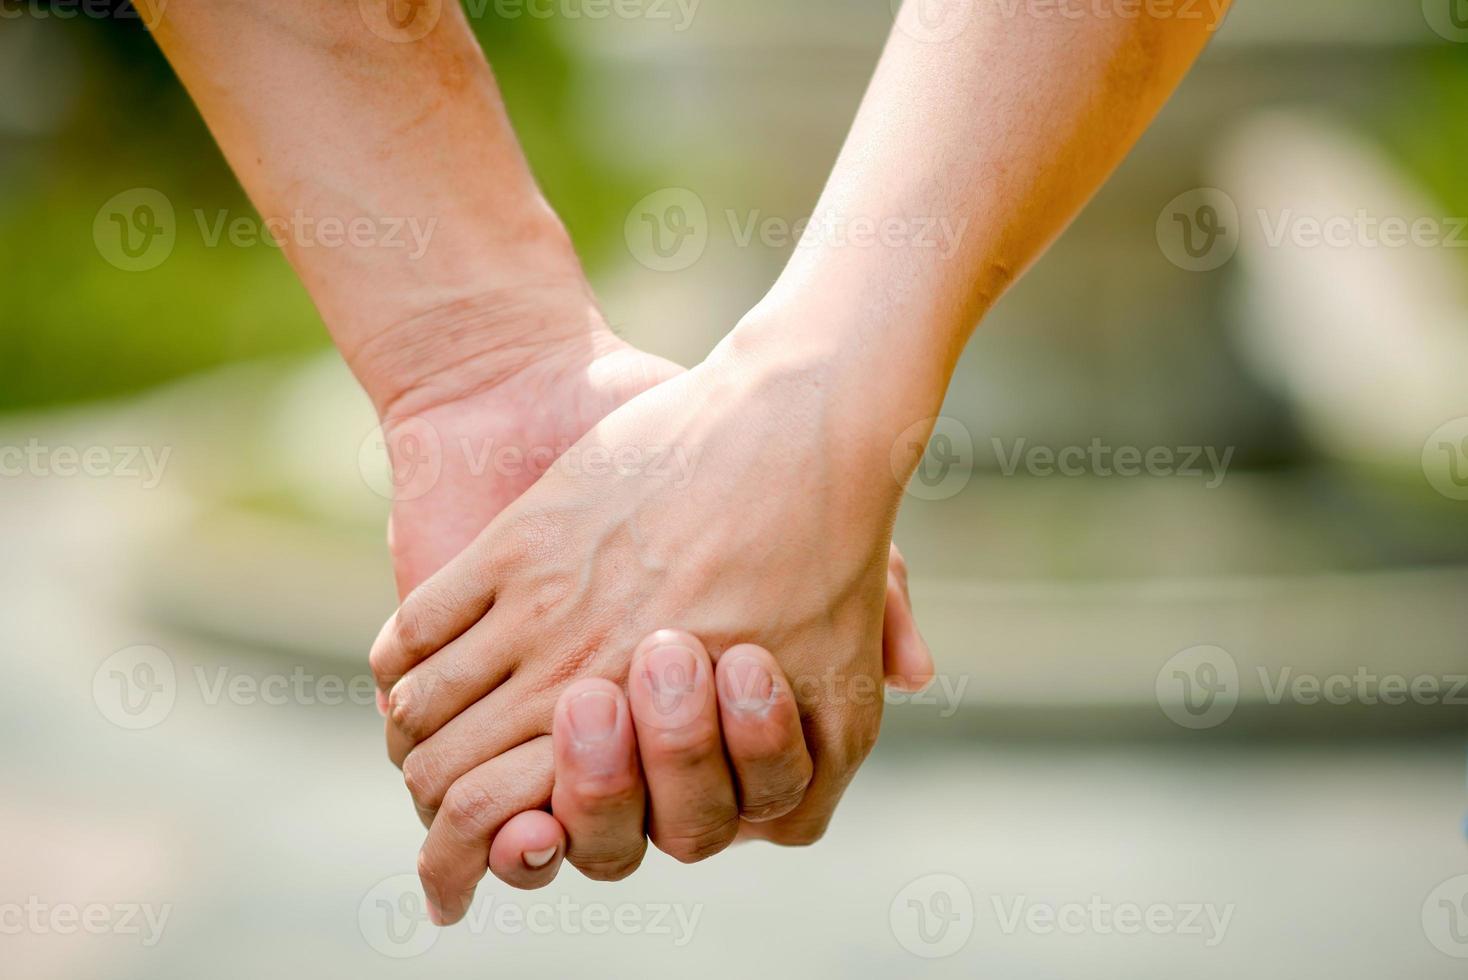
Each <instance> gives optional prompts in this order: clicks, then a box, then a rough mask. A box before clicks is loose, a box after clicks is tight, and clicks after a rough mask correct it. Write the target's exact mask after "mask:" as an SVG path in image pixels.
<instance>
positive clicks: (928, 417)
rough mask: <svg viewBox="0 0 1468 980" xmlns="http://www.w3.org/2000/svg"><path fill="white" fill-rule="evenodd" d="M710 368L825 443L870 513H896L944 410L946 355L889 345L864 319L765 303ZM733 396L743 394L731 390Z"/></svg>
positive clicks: (832, 462)
mask: <svg viewBox="0 0 1468 980" xmlns="http://www.w3.org/2000/svg"><path fill="white" fill-rule="evenodd" d="M710 367H711V368H712V369H713V370H715V371H719V372H721V373H722V374H723V375H724V376H725V377H728V378H730V379H732V384H733V385H734V386H735V388H736V390H739V391H742V392H743V394H744V397H745V398H747V399H752V400H755V401H768V402H771V403H775V404H780V405H782V406H784V407H785V409H786V410H785V412H784V417H785V418H786V419H787V424H789V425H792V426H795V427H798V428H799V429H802V430H805V431H807V432H808V433H809V434H810V435H812V436H813V437H814V438H815V439H817V440H818V441H819V443H820V445H821V446H822V449H821V450H820V451H821V453H822V454H823V459H824V463H825V465H826V466H827V467H828V468H830V469H831V470H832V473H833V476H834V480H833V482H832V486H833V487H840V488H841V489H840V490H839V491H833V492H836V493H837V494H838V496H840V497H842V498H849V499H848V502H849V503H851V504H852V505H854V506H855V507H856V508H857V511H858V512H859V513H860V514H861V515H862V517H861V519H862V520H870V519H875V520H891V519H892V518H893V517H895V514H896V509H897V506H898V504H899V503H900V501H901V495H902V491H903V488H904V487H905V486H906V485H907V480H908V478H909V477H910V476H911V474H912V471H913V468H914V467H915V466H916V465H917V463H918V461H919V458H920V455H921V452H922V447H923V446H925V445H926V443H927V440H928V437H929V435H930V433H931V430H932V426H933V424H934V420H935V417H936V416H937V415H938V414H939V412H940V411H941V410H942V404H943V397H944V393H945V390H946V384H947V380H948V377H949V372H948V370H946V369H945V368H944V367H943V365H942V363H941V360H940V359H939V358H935V357H931V356H920V352H918V351H914V350H911V349H908V350H903V351H897V352H888V351H885V350H883V349H882V347H881V343H880V341H879V340H876V339H874V338H873V337H872V336H871V335H870V334H869V332H868V331H867V330H866V329H864V328H863V327H862V326H861V325H860V324H851V323H841V322H838V321H837V320H836V319H833V318H831V317H829V316H828V317H819V316H816V315H815V314H812V313H803V314H796V313H795V312H793V311H792V310H790V309H788V308H783V309H780V308H776V307H772V306H770V305H768V304H761V305H760V306H759V307H758V308H756V310H754V311H752V312H751V313H750V314H749V315H748V316H746V317H745V318H744V319H743V320H742V321H741V322H740V324H739V326H738V327H736V328H735V330H734V331H732V332H731V333H730V335H729V336H728V337H726V338H725V340H724V342H723V343H721V344H720V346H719V348H718V349H717V350H716V351H715V353H714V354H713V355H712V356H711V358H710ZM726 400H727V401H730V402H733V401H735V400H736V399H734V398H729V399H726Z"/></svg>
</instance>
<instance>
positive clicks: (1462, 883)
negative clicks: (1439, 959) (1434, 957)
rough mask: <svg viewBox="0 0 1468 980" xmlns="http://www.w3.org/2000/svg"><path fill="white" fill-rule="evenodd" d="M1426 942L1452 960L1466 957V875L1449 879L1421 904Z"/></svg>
mask: <svg viewBox="0 0 1468 980" xmlns="http://www.w3.org/2000/svg"><path fill="white" fill-rule="evenodd" d="M1422 931H1423V932H1424V933H1426V934H1427V941H1428V942H1430V943H1432V945H1434V946H1436V947H1437V948H1438V950H1439V951H1441V952H1443V953H1446V954H1447V955H1448V956H1451V957H1454V958H1455V959H1468V874H1464V875H1458V876H1457V877H1456V878H1449V879H1448V880H1447V881H1445V882H1443V883H1442V884H1441V885H1438V886H1437V887H1436V888H1434V889H1433V890H1432V891H1431V892H1429V893H1428V895H1427V900H1426V901H1424V902H1423V903H1422Z"/></svg>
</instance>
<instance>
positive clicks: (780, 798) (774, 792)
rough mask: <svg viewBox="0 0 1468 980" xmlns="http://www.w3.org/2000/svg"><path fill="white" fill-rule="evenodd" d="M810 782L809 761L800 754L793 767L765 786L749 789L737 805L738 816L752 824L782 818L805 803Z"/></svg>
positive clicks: (770, 780) (771, 779) (773, 778)
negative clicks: (738, 805) (803, 801)
mask: <svg viewBox="0 0 1468 980" xmlns="http://www.w3.org/2000/svg"><path fill="white" fill-rule="evenodd" d="M810 780H811V764H810V759H809V758H808V757H806V756H804V755H803V754H802V757H801V758H800V760H799V761H798V762H797V763H794V764H792V765H791V766H790V767H789V768H788V769H785V770H783V771H781V772H780V773H779V774H778V775H777V776H775V777H772V778H770V779H769V780H768V782H767V783H766V784H765V785H763V786H755V787H754V788H752V789H751V790H750V791H749V793H748V795H746V796H745V797H744V799H742V800H741V801H740V815H741V816H743V817H744V819H746V820H750V821H753V822H755V823H759V822H762V821H766V820H774V819H775V818H776V817H783V816H784V815H785V814H787V813H789V812H790V811H791V810H794V809H795V808H796V807H797V806H799V805H800V802H801V800H803V799H805V790H806V787H808V786H809V785H810Z"/></svg>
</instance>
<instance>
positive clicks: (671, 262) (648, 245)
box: [622, 187, 709, 272]
mask: <svg viewBox="0 0 1468 980" xmlns="http://www.w3.org/2000/svg"><path fill="white" fill-rule="evenodd" d="M622 231H623V235H624V236H625V237H626V239H627V249H628V251H630V252H631V253H632V257H633V258H634V259H636V260H637V261H638V262H640V263H641V264H642V265H644V266H646V267H647V268H649V269H651V270H653V271H654V272H680V271H682V270H684V269H687V268H688V267H689V266H691V265H693V263H695V262H697V261H698V260H699V259H700V258H702V257H703V251H704V249H705V248H707V247H708V241H709V218H708V209H707V208H705V207H704V204H703V199H702V198H700V197H699V196H698V195H697V194H695V193H693V192H692V191H690V190H688V189H687V188H685V187H665V188H663V189H662V190H660V191H654V192H653V193H651V194H649V195H647V196H646V197H644V198H643V199H642V200H640V201H638V202H637V203H636V204H634V205H633V206H632V210H631V211H629V212H628V213H627V221H626V223H625V224H624V225H623V227H622Z"/></svg>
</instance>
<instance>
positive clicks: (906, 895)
mask: <svg viewBox="0 0 1468 980" xmlns="http://www.w3.org/2000/svg"><path fill="white" fill-rule="evenodd" d="M889 916H890V918H891V922H892V935H893V936H894V937H895V938H896V939H897V942H898V943H899V944H900V945H901V946H902V948H903V949H905V950H907V951H908V952H909V953H912V954H913V955H914V956H921V957H922V958H923V959H927V960H935V959H939V958H941V957H944V956H952V955H953V954H954V953H956V952H958V951H959V950H961V949H963V947H964V946H966V945H967V944H968V941H969V938H970V937H971V936H972V935H973V932H974V896H973V893H972V892H971V891H969V888H968V885H967V884H965V883H964V881H963V879H962V878H958V877H956V876H954V875H950V874H929V875H923V876H922V877H921V878H918V879H917V880H915V881H911V882H908V884H907V885H906V886H904V887H903V889H902V890H901V891H900V892H898V893H897V897H896V898H894V899H892V908H891V909H890V910H889Z"/></svg>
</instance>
